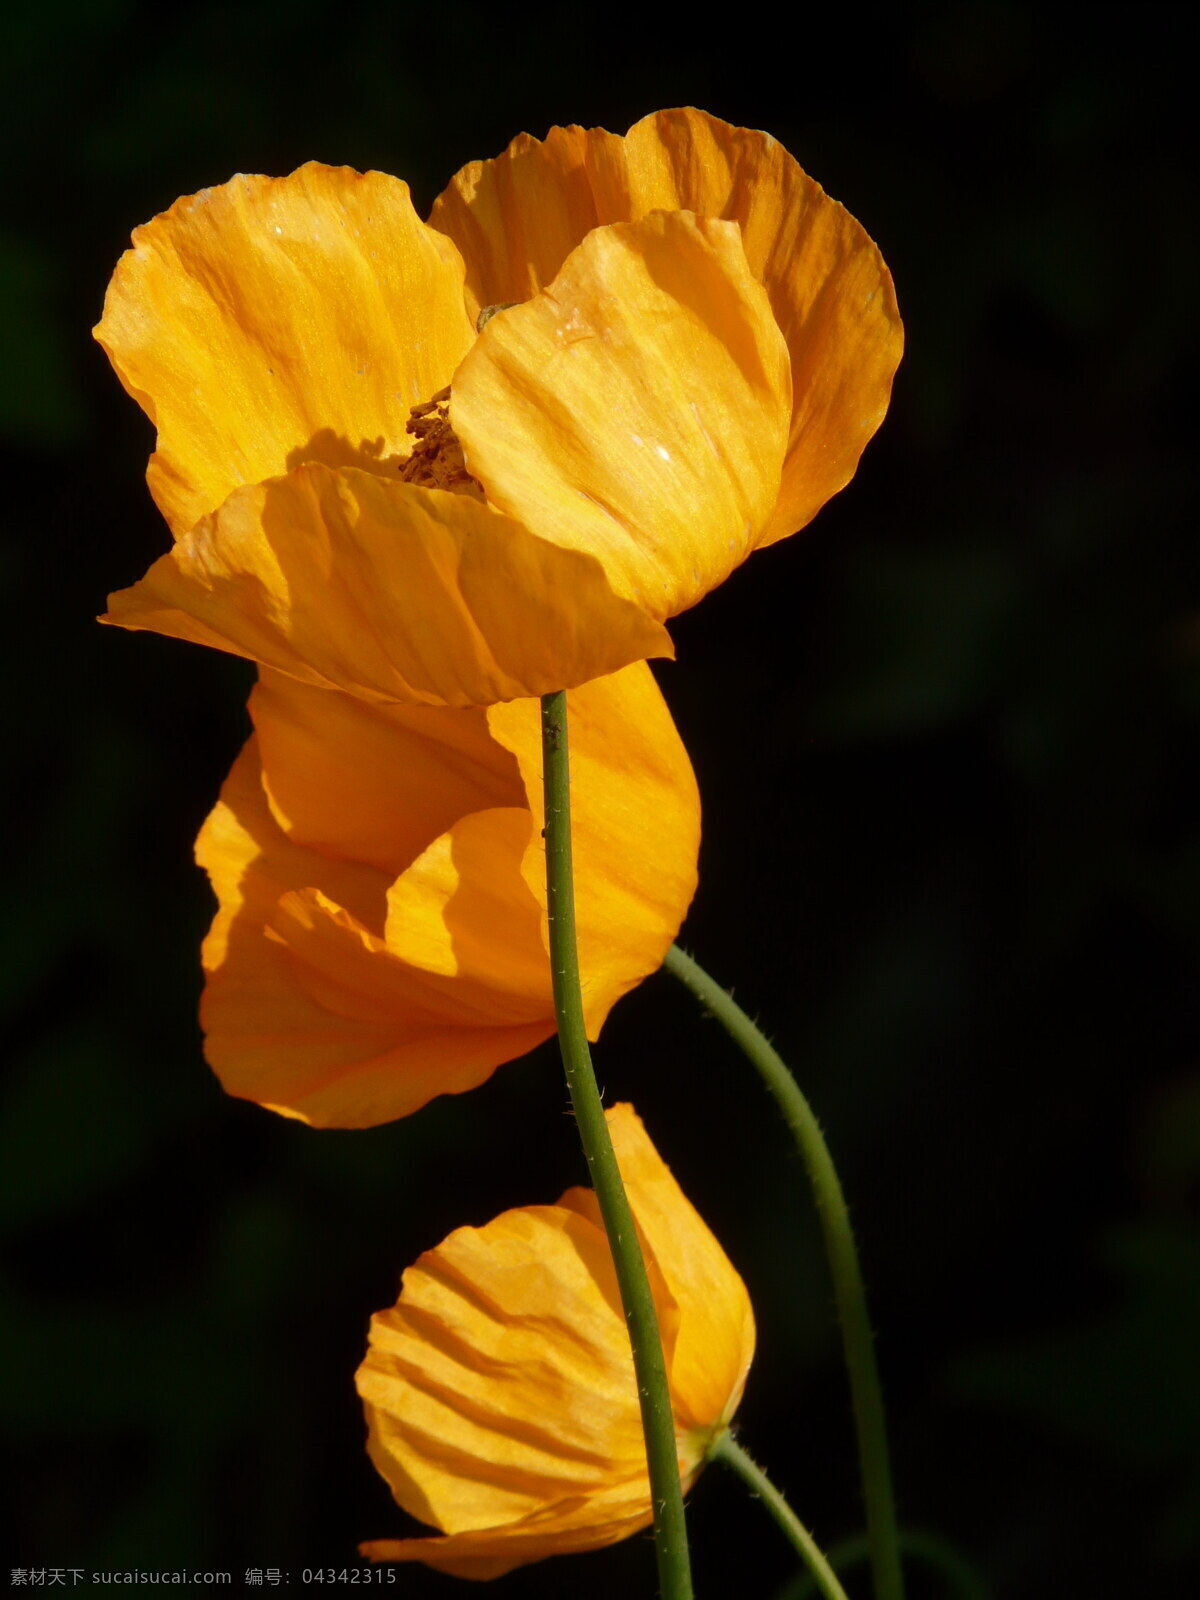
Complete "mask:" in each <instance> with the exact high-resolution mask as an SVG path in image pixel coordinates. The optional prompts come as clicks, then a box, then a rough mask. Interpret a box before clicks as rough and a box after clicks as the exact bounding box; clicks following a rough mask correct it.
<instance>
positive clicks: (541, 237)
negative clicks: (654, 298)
mask: <svg viewBox="0 0 1200 1600" xmlns="http://www.w3.org/2000/svg"><path fill="white" fill-rule="evenodd" d="M654 210H665V211H675V210H682V211H694V212H696V213H698V214H699V215H701V216H708V217H720V218H725V219H727V220H730V221H733V222H737V223H738V224H739V225H740V226H741V229H742V239H743V244H744V248H745V251H746V258H747V260H748V261H749V263H750V267H751V270H752V271H753V272H754V274H755V275H756V276H757V277H758V278H759V279H760V281H761V282H762V283H763V285H764V287H765V288H766V290H767V293H768V295H769V296H770V300H771V306H772V309H773V311H774V314H775V318H776V321H777V322H778V324H779V326H780V328H781V329H782V331H783V334H784V336H785V338H786V340H787V344H788V349H789V352H790V354H791V361H792V391H793V412H792V418H791V424H790V428H789V438H788V452H787V459H786V461H785V464H784V469H783V484H782V487H781V492H780V496H779V503H778V505H777V507H776V510H775V513H774V515H773V516H772V518H771V520H770V522H769V524H768V526H767V528H766V530H765V531H764V533H763V535H762V538H761V540H760V542H761V543H763V544H768V543H770V542H772V541H773V540H775V539H779V538H782V537H784V536H785V535H786V534H789V533H792V532H794V531H795V530H796V529H797V528H801V527H803V526H804V524H805V523H806V522H808V521H809V520H810V519H811V518H812V517H813V516H814V515H815V513H816V512H817V511H818V510H819V509H820V507H821V506H822V505H823V504H824V502H825V501H826V500H828V499H829V497H830V496H831V495H833V494H835V493H836V492H837V490H838V489H840V488H842V487H843V486H844V485H845V484H846V483H847V482H849V480H850V478H851V477H852V476H853V474H854V471H855V468H856V466H857V463H858V459H859V456H860V455H861V453H862V450H863V448H864V446H865V445H866V443H867V440H868V439H869V438H870V437H871V435H872V434H873V433H874V431H875V429H876V428H877V427H878V426H879V424H880V422H881V421H882V420H883V416H884V413H885V411H886V410H887V404H888V399H889V396H890V393H891V385H892V378H893V375H894V373H895V370H896V366H897V364H898V362H899V360H900V354H901V349H902V345H903V331H902V327H901V323H900V316H899V312H898V310H897V306H896V296H895V290H894V288H893V286H892V280H891V276H890V274H889V272H888V270H887V267H886V266H885V265H884V262H883V259H882V257H881V256H880V253H879V250H878V248H877V247H876V245H875V244H874V243H873V242H872V240H871V239H870V238H869V237H868V235H867V234H866V232H865V231H864V230H863V229H862V227H861V226H860V225H859V224H858V223H857V222H856V221H855V220H854V218H853V217H852V216H850V214H849V213H848V212H847V211H846V210H844V208H843V207H842V206H840V205H839V204H838V203H837V202H836V201H834V200H831V199H830V198H829V196H828V195H826V194H825V192H824V191H823V190H822V189H821V187H820V185H819V184H817V183H815V182H814V181H813V180H812V179H811V178H810V177H808V176H807V174H806V173H805V172H804V171H803V170H802V169H801V168H800V166H799V164H798V163H797V162H796V161H795V159H794V158H793V157H792V156H791V155H789V154H788V152H787V151H786V150H785V149H784V148H783V146H782V145H780V144H779V143H778V142H777V141H776V140H775V139H773V138H771V136H770V135H769V134H766V133H761V132H759V131H757V130H756V129H752V128H737V127H732V126H731V125H730V124H729V123H726V122H722V121H721V120H720V118H718V117H713V116H710V115H708V114H707V113H706V112H703V111H697V110H695V109H694V108H685V109H681V110H674V111H659V112H655V113H653V114H652V115H651V116H648V117H644V118H643V119H642V120H641V121H640V122H638V123H635V125H634V126H633V127H632V128H631V129H630V130H629V132H628V134H626V135H625V137H624V138H619V137H617V136H615V135H613V134H610V133H606V132H605V131H604V130H603V129H587V130H585V129H582V128H552V129H551V131H550V133H549V134H548V135H547V137H546V139H545V140H544V141H542V140H538V139H531V138H530V137H529V136H528V135H527V134H522V135H521V136H520V137H519V138H518V139H515V140H514V141H513V142H512V144H511V145H510V146H509V147H508V149H507V150H506V151H505V152H504V154H503V155H501V156H499V157H498V158H497V159H496V160H494V161H476V162H472V163H471V164H470V165H469V166H467V167H464V168H463V169H462V171H461V172H459V173H458V174H457V175H456V176H455V177H454V178H453V179H452V180H451V182H450V184H449V186H448V187H447V189H446V190H445V191H444V193H443V194H442V195H441V196H440V197H439V198H438V200H437V201H436V202H435V204H434V207H433V211H432V213H431V215H430V222H431V224H432V225H433V226H434V227H436V228H439V229H441V230H442V232H444V233H445V234H447V235H448V236H449V237H450V238H451V239H453V240H454V241H455V242H456V243H457V245H458V246H459V249H460V250H461V251H462V253H463V256H464V258H465V260H466V263H467V298H468V305H469V306H470V307H471V310H472V314H474V311H475V310H476V309H477V308H478V307H479V306H482V305H491V304H496V303H503V302H506V301H511V300H518V301H519V300H526V299H529V298H530V297H531V296H532V295H534V294H536V293H537V292H538V290H540V289H544V288H545V287H546V286H547V285H548V284H550V283H551V282H552V280H553V279H554V277H555V276H556V275H557V273H558V272H559V270H560V268H561V266H562V264H563V262H564V261H565V260H566V259H567V257H568V255H569V254H570V252H571V251H572V250H573V249H575V247H576V246H577V245H578V244H580V243H581V242H582V240H583V239H584V237H585V235H586V234H587V233H588V232H589V231H590V230H591V229H592V228H595V227H598V226H603V225H605V224H609V223H615V222H626V221H633V220H636V219H637V218H639V217H642V216H644V215H646V213H647V212H649V211H654Z"/></svg>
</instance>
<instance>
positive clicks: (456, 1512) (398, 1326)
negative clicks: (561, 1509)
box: [358, 1206, 646, 1533]
mask: <svg viewBox="0 0 1200 1600" xmlns="http://www.w3.org/2000/svg"><path fill="white" fill-rule="evenodd" d="M358 1389H359V1393H360V1395H361V1396H362V1397H363V1399H364V1401H366V1403H367V1421H368V1425H369V1428H370V1441H369V1446H368V1447H369V1449H370V1452H371V1459H372V1460H373V1461H374V1462H375V1465H376V1467H377V1468H378V1469H379V1471H380V1472H381V1473H382V1475H383V1476H384V1477H385V1478H386V1479H387V1481H388V1483H389V1485H390V1486H391V1489H392V1493H393V1494H394V1495H395V1497H396V1499H397V1500H398V1501H399V1503H400V1504H401V1505H402V1506H404V1508H405V1509H406V1510H407V1511H409V1512H411V1513H412V1514H413V1515H414V1516H418V1517H420V1518H422V1519H423V1520H424V1521H427V1522H432V1523H433V1525H434V1526H435V1527H437V1528H440V1529H441V1530H442V1531H443V1532H446V1533H461V1532H465V1531H468V1530H473V1529H478V1528H488V1527H494V1526H496V1525H497V1524H499V1523H510V1522H517V1521H519V1520H520V1519H521V1518H523V1517H526V1516H528V1515H530V1514H531V1513H533V1512H536V1511H538V1510H541V1509H543V1508H545V1507H546V1506H547V1505H548V1504H554V1503H556V1502H559V1501H562V1500H564V1499H568V1498H571V1497H575V1496H578V1495H586V1494H593V1493H596V1492H599V1491H600V1490H602V1489H604V1488H605V1487H609V1486H612V1485H613V1484H614V1483H615V1484H619V1485H627V1484H629V1483H630V1482H631V1481H632V1482H634V1483H636V1482H637V1481H638V1480H639V1479H640V1480H641V1482H642V1486H643V1493H644V1492H645V1473H646V1465H645V1462H646V1452H645V1445H644V1443H643V1440H642V1430H641V1419H640V1416H639V1413H638V1407H637V1389H636V1386H635V1383H634V1376H633V1362H632V1358H631V1356H630V1353H629V1339H628V1335H627V1334H626V1332H625V1325H624V1318H623V1317H622V1315H621V1311H620V1303H619V1300H618V1298H617V1288H616V1280H615V1274H614V1272H613V1268H612V1257H611V1253H610V1252H609V1248H608V1241H607V1240H606V1238H605V1236H604V1233H603V1230H602V1229H599V1228H597V1227H596V1226H595V1225H594V1224H593V1223H592V1222H591V1221H590V1220H588V1219H586V1218H584V1217H582V1216H580V1215H579V1214H578V1213H576V1212H573V1211H570V1210H564V1209H563V1208H561V1207H558V1206H529V1207H522V1208H520V1209H518V1210H514V1211H506V1212H504V1213H503V1214H502V1215H501V1216H499V1217H497V1218H495V1220H494V1221H492V1222H489V1223H488V1224H487V1225H486V1226H485V1227H483V1228H460V1229H458V1230H457V1231H456V1232H454V1233H452V1234H451V1235H450V1236H449V1238H447V1239H445V1240H444V1241H443V1242H442V1243H441V1244H440V1245H439V1246H438V1247H437V1249H436V1250H431V1251H428V1252H427V1253H426V1254H425V1255H423V1256H422V1257H421V1258H420V1260H419V1261H418V1262H417V1263H416V1265H415V1266H413V1267H410V1268H409V1269H408V1271H406V1272H405V1274H404V1279H403V1288H402V1293H401V1297H400V1300H399V1302H398V1303H397V1305H396V1306H395V1307H394V1308H393V1309H392V1310H390V1311H384V1312H380V1313H379V1314H377V1315H376V1316H375V1317H373V1318H372V1319H371V1341H370V1348H369V1350H368V1352H367V1357H366V1360H365V1362H364V1363H363V1365H362V1367H361V1368H360V1369H359V1374H358Z"/></svg>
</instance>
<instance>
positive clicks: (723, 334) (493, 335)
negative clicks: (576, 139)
mask: <svg viewBox="0 0 1200 1600" xmlns="http://www.w3.org/2000/svg"><path fill="white" fill-rule="evenodd" d="M790 406H791V391H790V376H789V364H788V354H787V349H786V347H785V345H784V342H783V339H782V336H781V335H780V332H779V329H778V328H777V326H776V324H775V319H774V317H773V315H772V312H771V308H770V304H769V302H768V300H767V296H766V294H765V292H764V290H763V288H762V286H761V285H760V284H759V283H758V282H757V281H756V279H755V278H754V276H753V275H752V273H751V272H750V269H749V267H748V265H747V263H746V258H745V255H744V253H743V250H742V246H741V239H740V235H739V230H738V228H737V227H736V226H735V225H734V224H732V223H727V222H714V221H711V220H709V219H707V218H702V217H695V216H692V215H691V214H689V213H684V212H675V213H667V212H655V213H653V214H651V215H650V216H647V217H645V218H643V219H642V220H641V221H640V222H635V223H627V224H621V225H617V226H613V227H607V228H598V229H596V230H594V231H593V232H592V233H590V234H589V235H588V236H587V238H586V239H585V240H584V241H583V243H582V244H581V245H580V246H579V247H578V248H577V249H576V250H575V251H574V252H573V253H572V254H571V255H570V256H569V257H568V259H567V261H566V263H565V264H564V266H563V268H562V270H561V271H560V273H559V274H558V276H557V277H556V278H555V280H554V282H553V283H552V284H551V285H550V287H549V288H548V289H547V290H545V291H544V292H543V293H541V294H539V295H537V296H536V297H535V298H534V299H533V300H530V301H527V302H526V303H525V304H524V305H518V306H514V307H513V308H512V309H511V310H508V311H506V312H504V313H502V314H501V315H500V316H497V317H493V318H492V319H491V321H490V322H488V324H487V326H486V327H485V328H484V331H483V333H482V334H481V335H480V337H479V339H478V340H477V341H476V343H475V345H474V347H473V348H472V350H471V351H470V353H469V354H468V355H467V356H466V358H465V359H464V361H463V362H462V365H461V366H460V367H459V369H458V372H457V373H456V374H455V378H454V386H453V392H452V397H451V405H450V416H451V421H452V422H453V424H454V428H455V430H456V432H457V434H458V437H459V439H460V440H461V441H462V445H463V449H464V451H465V452H466V457H467V463H468V466H469V468H470V470H471V472H472V473H473V474H474V475H475V477H476V478H478V480H479V481H480V483H482V484H483V487H484V489H485V491H486V493H487V496H488V500H489V501H490V502H491V503H492V504H493V505H495V506H496V507H498V508H499V509H500V510H501V511H504V512H507V513H508V514H509V515H510V516H513V517H515V518H516V519H518V520H519V521H520V522H522V523H523V524H524V525H525V526H526V527H528V528H529V529H531V530H532V531H533V532H534V533H536V534H538V535H539V536H541V537H542V538H544V539H546V540H553V541H554V542H555V543H558V544H561V545H562V546H564V547H567V548H571V549H573V550H577V551H581V552H583V551H586V552H589V553H590V554H592V555H593V556H595V557H596V558H597V559H598V560H599V561H600V562H601V563H602V564H603V567H604V569H605V571H606V572H607V573H608V575H609V578H610V580H611V582H612V585H613V587H614V589H616V590H617V592H618V593H619V594H621V595H624V596H628V597H630V598H632V599H633V600H635V601H636V602H637V603H638V604H639V605H640V606H642V607H643V608H644V609H645V610H646V611H648V612H649V613H650V614H651V615H652V616H654V617H656V618H660V619H661V618H665V617H668V616H672V615H674V614H675V613H676V612H678V611H682V610H684V609H685V608H686V607H688V606H690V605H693V604H694V603H695V602H696V601H697V600H698V599H700V597H701V596H702V595H704V594H706V593H707V592H708V590H709V589H711V588H713V587H714V586H715V585H716V584H718V583H720V582H721V581H722V579H723V578H725V577H726V576H727V575H728V574H729V573H730V572H731V571H732V570H733V568H734V567H736V566H737V565H738V564H739V562H741V561H742V560H744V558H745V557H746V555H747V554H748V553H749V551H750V550H751V549H753V547H754V545H755V543H756V541H757V540H758V538H759V536H760V535H761V533H762V530H763V528H764V527H765V525H766V523H767V520H768V518H769V517H770V515H771V513H772V508H773V507H774V504H775V500H776V497H777V494H778V491H779V483H780V470H781V466H782V462H783V453H784V447H785V444H786V440H787V430H788V417H789V414H790ZM642 654H643V655H645V654H648V652H642Z"/></svg>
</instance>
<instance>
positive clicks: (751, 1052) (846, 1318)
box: [663, 945, 904, 1600]
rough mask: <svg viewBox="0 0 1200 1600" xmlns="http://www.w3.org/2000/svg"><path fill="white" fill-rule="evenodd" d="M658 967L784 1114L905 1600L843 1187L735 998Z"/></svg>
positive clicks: (877, 1514)
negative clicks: (811, 1199)
mask: <svg viewBox="0 0 1200 1600" xmlns="http://www.w3.org/2000/svg"><path fill="white" fill-rule="evenodd" d="M663 965H664V966H665V967H666V969H667V971H668V972H671V973H673V974H674V975H675V977H677V978H678V979H679V980H680V982H682V983H683V984H685V985H686V986H687V988H689V989H690V990H691V991H692V993H693V994H694V995H695V996H696V998H697V999H698V1000H699V1001H700V1002H701V1004H702V1005H703V1006H704V1008H705V1009H706V1010H707V1011H709V1012H710V1013H711V1014H712V1015H713V1016H714V1017H715V1018H716V1019H717V1021H718V1022H719V1023H720V1024H721V1026H722V1027H723V1028H724V1029H725V1031H726V1032H727V1033H728V1034H729V1035H730V1037H731V1038H732V1039H733V1040H734V1041H735V1043H736V1044H738V1045H739V1046H740V1047H741V1049H742V1050H743V1051H744V1052H745V1054H746V1055H747V1056H748V1057H749V1058H750V1060H751V1061H752V1062H753V1063H754V1065H755V1066H756V1067H757V1068H758V1071H759V1073H760V1075H761V1077H762V1079H763V1082H764V1083H765V1084H766V1086H767V1088H768V1089H770V1091H771V1093H772V1094H773V1095H774V1096H775V1100H776V1103H777V1104H778V1106H779V1109H780V1110H781V1111H782V1112H783V1115H784V1118H785V1120H786V1122H787V1124H788V1127H789V1128H790V1129H791V1130H792V1137H793V1138H794V1139H795V1141H796V1145H797V1147H798V1149H799V1151H800V1155H801V1158H802V1160H803V1162H804V1166H805V1169H806V1171H807V1173H808V1178H809V1182H810V1184H811V1185H812V1190H813V1194H814V1195H815V1197H816V1202H817V1212H818V1215H819V1216H820V1219H821V1231H822V1233H823V1235H824V1239H825V1254H826V1258H827V1259H828V1262H829V1271H830V1276H831V1277H832V1279H833V1293H834V1299H835V1300H836V1302H837V1309H838V1320H839V1321H840V1323H841V1328H842V1348H843V1350H844V1351H845V1357H846V1370H847V1373H848V1375H849V1379H850V1399H851V1403H852V1406H853V1410H854V1427H855V1433H856V1435H857V1439H858V1459H859V1464H860V1469H861V1472H862V1485H863V1500H864V1501H865V1504H866V1512H867V1537H868V1539H869V1541H870V1547H871V1568H872V1572H873V1575H874V1579H875V1596H876V1600H904V1577H903V1573H902V1571H901V1566H900V1541H899V1536H898V1533H897V1529H896V1503H895V1497H894V1495H893V1492H892V1469H891V1462H890V1458H889V1455H888V1442H887V1428H886V1426H885V1423H884V1415H883V1390H882V1388H881V1386H880V1382H879V1367H878V1365H877V1363H876V1360H875V1348H874V1343H873V1341H872V1338H871V1323H870V1319H869V1318H868V1316H867V1292H866V1289H865V1287H864V1285H863V1277H862V1269H861V1267H860V1266H859V1262H858V1250H857V1248H856V1247H855V1243H854V1230H853V1228H852V1227H851V1225H850V1211H849V1208H848V1207H847V1205H846V1196H845V1194H844V1193H843V1191H842V1185H841V1180H840V1179H839V1177H838V1175H837V1168H836V1167H835V1166H834V1164H833V1157H832V1156H831V1155H830V1153H829V1146H828V1145H827V1144H826V1142H825V1135H824V1134H823V1133H822V1132H821V1125H820V1123H819V1122H818V1121H817V1118H816V1114H815V1113H814V1111H813V1109H812V1107H811V1106H810V1105H809V1103H808V1101H807V1100H806V1099H805V1097H804V1094H803V1093H802V1091H801V1089H800V1085H799V1084H798V1083H797V1082H796V1080H795V1078H793V1077H792V1074H791V1073H790V1071H789V1070H788V1067H787V1064H786V1063H785V1062H784V1060H783V1057H782V1056H781V1055H780V1054H779V1052H778V1051H777V1050H776V1049H775V1047H774V1045H773V1044H772V1043H771V1042H770V1040H769V1039H768V1038H767V1037H766V1035H765V1034H763V1033H762V1031H761V1030H760V1029H759V1028H758V1027H757V1026H756V1025H755V1024H754V1023H753V1022H752V1021H751V1019H750V1018H749V1017H748V1016H747V1015H746V1013H745V1012H744V1011H743V1010H742V1008H741V1006H739V1005H738V1003H737V1002H736V1000H734V998H733V996H732V995H731V994H729V993H727V992H726V990H724V989H722V987H721V985H720V984H719V983H718V982H717V981H716V979H715V978H712V977H710V976H709V974H708V973H707V972H705V970H704V968H703V967H702V966H701V965H700V964H699V962H697V961H693V960H692V958H691V956H689V955H687V954H686V953H685V952H684V951H682V950H681V949H680V948H679V946H678V945H672V946H671V948H670V950H668V952H667V957H666V960H665V962H664V963H663Z"/></svg>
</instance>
